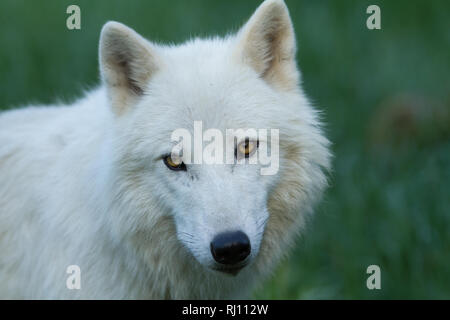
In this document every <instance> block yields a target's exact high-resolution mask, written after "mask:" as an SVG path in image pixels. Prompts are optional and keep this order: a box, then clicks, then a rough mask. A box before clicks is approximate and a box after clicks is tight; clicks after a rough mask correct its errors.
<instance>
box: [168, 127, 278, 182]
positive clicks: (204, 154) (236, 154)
mask: <svg viewBox="0 0 450 320" xmlns="http://www.w3.org/2000/svg"><path fill="white" fill-rule="evenodd" d="M279 139H280V138H279V130H278V129H270V134H269V130H268V129H253V128H250V129H226V130H225V137H224V135H223V132H222V131H221V130H219V129H214V128H212V129H207V130H205V131H203V124H202V121H194V136H193V137H192V135H191V132H190V131H189V130H187V129H183V128H180V129H176V130H174V131H173V132H172V135H171V141H172V143H173V144H175V145H174V146H173V148H172V151H171V157H172V158H173V159H182V161H183V162H184V163H185V164H253V165H260V166H261V168H260V173H261V175H275V174H276V173H277V172H278V169H279V152H280V151H279ZM240 155H243V156H240Z"/></svg>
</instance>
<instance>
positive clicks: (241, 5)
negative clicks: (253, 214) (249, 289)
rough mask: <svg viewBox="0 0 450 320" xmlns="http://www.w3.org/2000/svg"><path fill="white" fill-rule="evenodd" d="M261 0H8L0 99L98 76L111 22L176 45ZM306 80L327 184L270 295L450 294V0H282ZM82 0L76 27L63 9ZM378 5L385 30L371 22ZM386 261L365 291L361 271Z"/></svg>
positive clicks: (268, 287)
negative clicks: (324, 150) (321, 134)
mask: <svg viewBox="0 0 450 320" xmlns="http://www.w3.org/2000/svg"><path fill="white" fill-rule="evenodd" d="M258 3H259V1H256V0H255V1H247V0H245V1H244V0H231V1H230V0H228V1H211V0H208V1H206V0H205V1H197V0H195V1H192V0H189V1H186V0H179V1H178V0H177V1H174V0H170V1H135V0H129V1H106V0H104V1H87V0H86V1H77V0H70V1H66V0H60V1H50V0H47V1H23V0H14V1H12V0H2V1H1V2H0V26H1V28H0V108H1V109H8V108H13V107H17V106H20V105H23V104H25V103H31V102H39V103H50V102H54V101H55V99H60V100H65V101H71V100H73V99H74V98H75V97H77V96H80V94H81V93H82V92H83V90H85V89H88V88H90V87H92V86H94V85H96V84H97V83H98V78H99V77H98V64H97V44H98V37H99V32H100V29H101V26H102V25H103V24H104V23H105V22H106V21H107V20H117V21H120V22H123V23H125V24H127V25H129V26H131V27H133V28H134V29H135V30H137V31H138V32H139V33H141V34H143V35H144V36H145V37H147V38H149V39H151V40H154V41H159V42H174V43H179V42H181V41H184V40H186V39H188V38H189V37H192V36H207V35H215V34H220V35H224V34H226V33H227V32H230V31H235V30H237V29H238V28H239V26H240V25H241V24H242V23H243V22H244V21H245V20H246V19H247V18H248V17H249V16H250V15H251V13H252V12H253V10H254V9H255V8H256V7H257V6H258ZM286 3H287V5H288V7H289V9H290V13H291V17H292V19H293V22H294V25H295V29H296V32H297V41H298V47H299V51H298V62H299V66H300V68H301V70H302V73H303V80H304V87H305V90H306V92H307V94H308V95H309V97H310V98H311V99H312V100H313V101H314V103H315V105H316V106H317V107H318V108H319V109H321V110H323V112H324V118H325V120H326V123H327V127H326V131H327V135H328V136H329V138H330V139H331V141H332V142H333V147H332V148H333V152H334V154H335V158H334V161H333V167H334V169H333V172H332V174H331V176H330V182H331V187H330V188H329V189H328V191H327V193H326V195H325V198H324V201H323V202H322V203H321V204H320V205H319V206H318V208H317V214H316V216H315V218H314V219H313V221H312V222H311V223H310V224H309V226H308V228H307V230H306V232H305V233H304V235H303V237H302V238H301V239H300V240H299V241H298V245H297V247H296V248H295V249H294V250H293V252H292V254H291V255H290V256H289V258H288V259H287V260H285V261H283V262H282V263H281V264H280V267H279V268H278V269H277V270H276V272H275V273H274V276H273V277H272V278H271V279H270V280H268V281H267V282H265V283H264V284H262V285H261V286H260V287H259V288H258V289H257V290H256V291H255V293H254V295H253V297H255V298H264V299H305V298H308V299H330V298H342V299H355V298H358V299H380V298H382V299H399V298H402V299H410V298H414V299H417V298H425V299H427V298H447V299H449V298H450V231H449V225H450V212H449V211H450V210H449V204H450V201H449V198H450V116H449V114H450V77H449V71H450V1H435V0H433V1H406V0H402V1H400V0H396V1H372V0H370V1H352V0H345V1H344V0H339V1H295V0H287V1H286ZM70 4H77V5H79V6H80V8H81V30H75V31H70V30H68V29H67V28H66V18H67V17H68V15H67V14H66V8H67V6H68V5H70ZM371 4H377V5H379V6H380V7H381V18H382V30H373V31H370V30H368V29H367V28H366V19H367V17H368V15H367V14H366V8H367V7H368V6H369V5H371ZM371 264H376V265H379V266H380V268H381V277H382V288H381V290H368V289H367V287H366V279H367V277H368V275H367V274H366V268H367V267H368V266H369V265H371Z"/></svg>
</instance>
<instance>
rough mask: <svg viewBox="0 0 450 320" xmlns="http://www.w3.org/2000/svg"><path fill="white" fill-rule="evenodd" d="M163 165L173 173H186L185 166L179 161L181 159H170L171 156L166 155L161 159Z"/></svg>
mask: <svg viewBox="0 0 450 320" xmlns="http://www.w3.org/2000/svg"><path fill="white" fill-rule="evenodd" d="M163 161H164V164H165V165H166V167H167V168H169V169H170V170H174V171H186V165H185V164H184V162H183V161H181V158H178V159H176V160H175V159H172V156H171V155H170V154H168V155H167V156H165V157H164V158H163Z"/></svg>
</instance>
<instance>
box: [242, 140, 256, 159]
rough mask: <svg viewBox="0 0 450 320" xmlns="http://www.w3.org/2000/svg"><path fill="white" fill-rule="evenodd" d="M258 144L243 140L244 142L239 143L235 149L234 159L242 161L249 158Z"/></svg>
mask: <svg viewBox="0 0 450 320" xmlns="http://www.w3.org/2000/svg"><path fill="white" fill-rule="evenodd" d="M258 144H259V143H258V141H254V140H249V139H245V141H242V142H241V143H239V145H238V146H237V148H236V158H237V159H242V158H248V157H250V156H251V155H253V154H254V153H255V151H256V149H257V148H258Z"/></svg>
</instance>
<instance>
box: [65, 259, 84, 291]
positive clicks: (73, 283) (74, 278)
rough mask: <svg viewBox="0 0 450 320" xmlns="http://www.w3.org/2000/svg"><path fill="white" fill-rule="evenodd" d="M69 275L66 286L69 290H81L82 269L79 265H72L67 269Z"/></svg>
mask: <svg viewBox="0 0 450 320" xmlns="http://www.w3.org/2000/svg"><path fill="white" fill-rule="evenodd" d="M66 273H67V274H70V276H68V277H67V280H66V287H67V289H69V290H80V289H81V269H80V267H79V266H77V265H70V266H68V267H67V270H66Z"/></svg>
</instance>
